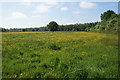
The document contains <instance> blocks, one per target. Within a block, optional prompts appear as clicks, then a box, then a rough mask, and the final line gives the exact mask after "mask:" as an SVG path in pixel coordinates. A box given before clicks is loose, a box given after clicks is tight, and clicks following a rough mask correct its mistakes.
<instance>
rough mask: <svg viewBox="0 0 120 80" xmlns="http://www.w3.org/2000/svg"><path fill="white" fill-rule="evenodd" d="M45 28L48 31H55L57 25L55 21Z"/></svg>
mask: <svg viewBox="0 0 120 80" xmlns="http://www.w3.org/2000/svg"><path fill="white" fill-rule="evenodd" d="M47 28H48V29H49V30H50V31H57V30H58V24H57V23H56V22H55V21H51V22H50V23H49V24H48V25H47Z"/></svg>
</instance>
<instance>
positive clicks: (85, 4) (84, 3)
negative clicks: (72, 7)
mask: <svg viewBox="0 0 120 80" xmlns="http://www.w3.org/2000/svg"><path fill="white" fill-rule="evenodd" d="M95 6H96V4H95V3H90V2H85V1H82V2H80V7H81V8H93V7H95Z"/></svg>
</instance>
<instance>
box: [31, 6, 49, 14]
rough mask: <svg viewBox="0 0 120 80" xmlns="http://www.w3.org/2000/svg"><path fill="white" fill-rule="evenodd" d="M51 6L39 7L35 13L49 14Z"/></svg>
mask: <svg viewBox="0 0 120 80" xmlns="http://www.w3.org/2000/svg"><path fill="white" fill-rule="evenodd" d="M50 7H51V6H49V5H43V4H41V5H38V6H37V7H36V9H35V11H33V13H45V12H49V9H50Z"/></svg>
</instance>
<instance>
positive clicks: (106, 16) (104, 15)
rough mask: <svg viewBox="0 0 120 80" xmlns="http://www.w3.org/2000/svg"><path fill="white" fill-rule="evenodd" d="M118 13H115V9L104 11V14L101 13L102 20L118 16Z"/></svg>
mask: <svg viewBox="0 0 120 80" xmlns="http://www.w3.org/2000/svg"><path fill="white" fill-rule="evenodd" d="M116 16H117V15H116V14H115V12H114V11H112V10H108V11H107V12H104V13H103V14H101V16H100V17H101V20H102V21H107V20H108V19H109V18H111V17H112V18H114V17H116Z"/></svg>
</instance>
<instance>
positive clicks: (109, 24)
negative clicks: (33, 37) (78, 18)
mask: <svg viewBox="0 0 120 80" xmlns="http://www.w3.org/2000/svg"><path fill="white" fill-rule="evenodd" d="M100 17H101V22H93V23H84V24H69V25H58V24H57V22H55V21H51V22H50V23H49V24H48V25H47V26H44V27H39V28H11V29H5V28H1V30H0V31H1V32H27V31H86V32H89V31H90V32H110V31H112V32H118V29H119V27H118V21H120V20H119V17H120V15H119V14H116V13H115V12H114V11H112V10H108V11H106V12H104V13H102V14H101V16H100Z"/></svg>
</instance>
